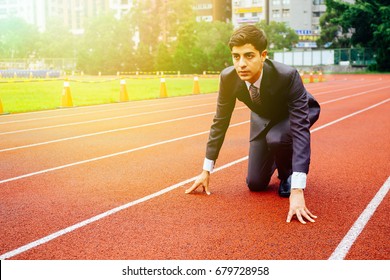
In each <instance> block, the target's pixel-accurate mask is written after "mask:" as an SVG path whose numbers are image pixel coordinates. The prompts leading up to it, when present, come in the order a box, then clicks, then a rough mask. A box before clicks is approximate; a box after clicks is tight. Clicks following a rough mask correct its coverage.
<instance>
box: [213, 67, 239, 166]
mask: <svg viewBox="0 0 390 280" xmlns="http://www.w3.org/2000/svg"><path fill="white" fill-rule="evenodd" d="M229 82H230V81H229V80H228V78H227V77H225V76H224V75H223V74H221V77H220V83H219V93H218V101H217V109H216V113H215V116H214V119H213V123H212V125H211V128H210V134H209V139H208V142H207V148H206V158H207V159H210V160H214V161H215V160H216V159H217V158H218V155H219V151H220V150H221V147H222V144H223V141H224V139H225V135H226V131H227V129H228V127H229V123H230V119H231V116H232V113H233V110H234V107H235V104H236V98H235V94H234V92H233V91H234V90H233V89H232V86H229V84H228V83H229Z"/></svg>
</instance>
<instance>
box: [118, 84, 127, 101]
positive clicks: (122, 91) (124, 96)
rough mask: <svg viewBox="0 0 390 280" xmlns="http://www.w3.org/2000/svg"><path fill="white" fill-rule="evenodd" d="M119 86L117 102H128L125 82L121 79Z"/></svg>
mask: <svg viewBox="0 0 390 280" xmlns="http://www.w3.org/2000/svg"><path fill="white" fill-rule="evenodd" d="M120 84H121V89H120V97H119V101H120V102H127V101H129V95H128V94H127V88H126V80H125V79H121V82H120Z"/></svg>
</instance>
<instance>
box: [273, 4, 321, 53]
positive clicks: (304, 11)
mask: <svg viewBox="0 0 390 280" xmlns="http://www.w3.org/2000/svg"><path fill="white" fill-rule="evenodd" d="M325 11H326V6H325V0H299V1H296V0H269V12H270V14H269V18H270V21H276V22H284V23H285V24H286V25H287V26H288V27H290V28H292V29H294V30H295V32H296V33H297V34H298V36H299V42H298V44H297V45H296V47H298V48H316V47H317V44H316V40H317V39H318V38H319V36H320V32H321V30H320V17H321V15H322V14H324V13H325Z"/></svg>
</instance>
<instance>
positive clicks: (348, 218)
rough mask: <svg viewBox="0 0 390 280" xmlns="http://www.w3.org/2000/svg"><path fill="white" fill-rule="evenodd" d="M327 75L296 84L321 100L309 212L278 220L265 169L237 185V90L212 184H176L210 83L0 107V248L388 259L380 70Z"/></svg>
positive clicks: (240, 159)
mask: <svg viewBox="0 0 390 280" xmlns="http://www.w3.org/2000/svg"><path fill="white" fill-rule="evenodd" d="M326 78H327V81H326V82H323V83H315V84H307V85H306V87H307V89H308V90H309V91H310V92H311V93H312V94H313V95H314V96H315V97H316V98H317V100H318V101H319V102H320V103H321V106H322V114H321V116H320V119H319V121H318V122H317V123H316V124H315V125H314V126H313V127H312V161H311V170H310V173H309V176H308V187H307V189H306V191H305V198H306V203H307V205H308V207H309V209H311V211H312V212H313V213H314V214H316V215H318V219H317V221H316V223H314V224H307V225H301V224H300V223H299V222H298V221H297V220H296V219H294V220H293V221H292V222H291V223H289V224H287V223H286V222H285V220H286V217H287V212H288V205H289V204H288V199H282V198H279V197H278V195H277V186H278V183H279V182H278V180H277V178H276V176H275V175H274V177H273V179H272V180H271V185H270V188H269V190H268V191H266V192H262V193H251V192H249V190H248V189H247V187H246V185H245V176H246V168H247V161H246V156H247V152H248V147H249V146H248V135H249V109H247V108H246V107H244V105H243V104H242V103H240V102H238V103H237V108H236V110H235V112H234V114H233V118H232V121H231V125H232V127H231V128H230V129H229V131H228V134H227V137H226V140H225V143H224V146H223V148H222V151H221V154H220V158H219V159H218V162H217V167H220V168H219V169H217V171H216V172H215V173H214V174H213V175H212V177H211V182H210V183H211V185H210V186H211V191H212V195H211V196H207V195H205V194H200V193H196V194H191V195H186V194H184V190H185V189H186V188H188V187H189V186H190V185H191V183H192V180H193V179H194V177H195V176H197V175H198V174H199V173H200V171H201V166H202V163H203V157H204V152H205V145H206V141H207V137H208V130H209V127H210V124H211V121H212V118H213V115H214V110H215V104H216V98H217V94H207V95H193V96H188V97H179V98H167V99H159V100H148V101H139V102H129V103H118V104H110V105H101V106H93V107H75V108H70V109H64V110H54V111H45V112H36V113H26V114H19V115H5V116H0V157H1V165H0V197H1V199H0V224H1V227H0V255H1V256H0V259H185V260H194V259H275V260H278V259H287V260H292V259H315V260H317V259H318V260H321V259H329V258H346V259H374V260H375V259H385V260H388V259H390V244H389V236H390V226H389V220H388V213H389V210H390V199H389V194H388V189H389V185H390V181H388V178H389V176H390V141H389V139H390V76H389V75H362V76H360V75H343V76H341V75H335V76H328V77H326ZM168 94H169V92H168ZM386 181H387V183H386ZM161 190H163V191H162V192H161ZM376 195H379V196H380V195H381V197H379V198H377V199H374V200H375V201H374V202H375V203H376V204H377V205H378V207H377V208H376V206H375V207H374V206H372V205H373V204H370V202H371V201H372V200H373V198H374V197H375V196H376ZM365 209H366V210H368V211H371V212H370V213H369V214H368V218H367V217H366V219H365V220H364V222H363V225H362V222H361V220H359V216H360V215H361V214H362V213H363V211H364V210H365ZM371 214H372V216H371ZM357 221H358V222H357ZM355 222H356V223H357V224H358V225H357V226H358V228H359V225H360V230H359V229H356V228H355V227H353V226H354V224H355ZM355 226H356V224H355ZM351 228H352V229H351ZM350 230H351V231H352V232H350V233H349V234H348V232H349V231H350ZM360 231H361V234H360V235H359V233H360ZM356 236H357V237H356ZM343 239H344V240H343ZM342 240H343V242H342ZM345 244H347V245H345ZM339 245H340V246H339Z"/></svg>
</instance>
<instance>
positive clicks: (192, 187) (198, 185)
mask: <svg viewBox="0 0 390 280" xmlns="http://www.w3.org/2000/svg"><path fill="white" fill-rule="evenodd" d="M200 186H201V187H202V190H203V191H204V192H205V193H206V194H207V195H210V194H211V192H210V190H209V187H208V186H205V185H204V184H203V183H202V182H195V183H194V184H193V185H192V186H191V187H190V188H188V189H187V190H186V191H185V193H187V194H188V193H191V192H193V191H194V190H196V189H197V188H199V187H200Z"/></svg>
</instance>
